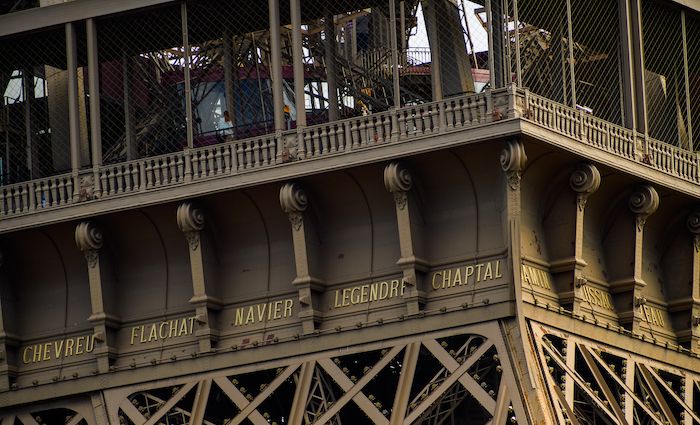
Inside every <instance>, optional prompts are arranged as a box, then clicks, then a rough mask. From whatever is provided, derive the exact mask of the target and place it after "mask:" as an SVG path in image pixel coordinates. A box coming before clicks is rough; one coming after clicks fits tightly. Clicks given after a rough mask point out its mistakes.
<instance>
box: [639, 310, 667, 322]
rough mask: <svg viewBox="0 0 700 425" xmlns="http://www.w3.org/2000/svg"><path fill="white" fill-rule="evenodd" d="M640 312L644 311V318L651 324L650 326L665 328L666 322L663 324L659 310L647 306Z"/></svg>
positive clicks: (662, 316) (662, 317)
mask: <svg viewBox="0 0 700 425" xmlns="http://www.w3.org/2000/svg"><path fill="white" fill-rule="evenodd" d="M642 310H643V311H644V317H645V318H646V320H647V323H651V324H652V325H656V326H661V327H664V326H666V322H664V315H663V312H662V311H661V310H660V309H658V308H656V307H651V306H648V305H643V306H642Z"/></svg>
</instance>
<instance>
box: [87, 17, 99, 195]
mask: <svg viewBox="0 0 700 425" xmlns="http://www.w3.org/2000/svg"><path fill="white" fill-rule="evenodd" d="M85 27H86V30H87V56H88V84H89V92H90V150H91V151H92V161H91V162H92V169H93V182H94V185H95V189H94V190H95V195H96V196H97V197H99V196H100V193H101V190H100V175H99V167H100V166H101V165H102V129H101V125H102V124H101V123H102V120H101V117H100V64H99V59H98V54H97V53H98V47H97V26H96V25H95V20H94V19H92V18H90V19H87V20H86V21H85Z"/></svg>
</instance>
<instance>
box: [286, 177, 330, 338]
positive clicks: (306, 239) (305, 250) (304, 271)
mask: <svg viewBox="0 0 700 425" xmlns="http://www.w3.org/2000/svg"><path fill="white" fill-rule="evenodd" d="M308 204H309V201H308V198H307V197H306V192H305V191H304V190H303V189H302V187H301V186H300V185H299V184H298V183H294V182H290V183H285V184H284V186H282V188H281V189H280V206H281V207H282V211H284V212H285V213H286V214H287V216H288V217H289V222H290V223H291V225H292V240H293V243H294V263H295V265H296V270H297V277H296V278H295V279H294V281H293V282H292V284H293V285H294V287H296V288H297V289H298V291H299V305H300V309H299V320H300V321H301V324H302V331H303V333H304V334H310V333H313V332H314V331H315V329H316V323H318V322H319V321H320V320H321V311H319V310H318V309H317V307H318V306H319V302H320V300H318V299H317V297H318V294H319V293H320V292H322V291H323V289H324V288H323V281H321V280H320V279H319V278H318V277H317V276H318V274H317V273H318V265H317V258H318V244H317V243H314V241H317V240H318V235H317V234H316V232H315V229H314V226H313V224H312V222H311V220H309V217H308V216H307V213H306V209H307V208H308Z"/></svg>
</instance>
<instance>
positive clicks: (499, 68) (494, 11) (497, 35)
mask: <svg viewBox="0 0 700 425" xmlns="http://www.w3.org/2000/svg"><path fill="white" fill-rule="evenodd" d="M488 19H489V28H491V32H492V36H491V37H490V41H491V42H492V45H493V49H492V50H489V58H490V57H491V56H493V68H491V70H490V71H491V72H492V73H493V74H494V83H495V86H494V87H491V88H498V87H503V86H504V84H505V75H504V74H505V73H504V68H505V61H504V59H505V54H504V50H505V49H504V45H503V44H504V43H503V4H502V1H501V0H493V1H491V14H490V15H489V16H488Z"/></svg>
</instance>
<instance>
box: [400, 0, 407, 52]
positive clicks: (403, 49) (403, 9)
mask: <svg viewBox="0 0 700 425" xmlns="http://www.w3.org/2000/svg"><path fill="white" fill-rule="evenodd" d="M399 19H400V21H401V53H402V54H403V56H404V57H405V56H406V2H405V1H404V0H401V1H400V2H399Z"/></svg>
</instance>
